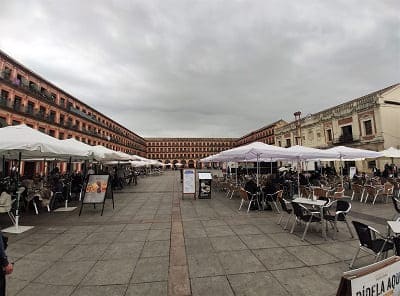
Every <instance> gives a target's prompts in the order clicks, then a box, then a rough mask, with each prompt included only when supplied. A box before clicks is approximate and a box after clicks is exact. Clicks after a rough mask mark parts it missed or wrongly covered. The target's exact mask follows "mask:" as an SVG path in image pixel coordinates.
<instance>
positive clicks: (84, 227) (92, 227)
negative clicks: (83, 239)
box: [66, 225, 99, 233]
mask: <svg viewBox="0 0 400 296" xmlns="http://www.w3.org/2000/svg"><path fill="white" fill-rule="evenodd" d="M98 227H99V225H82V226H71V227H70V228H69V229H68V230H67V231H66V233H77V232H85V233H92V232H94V231H95V230H96V228H98Z"/></svg>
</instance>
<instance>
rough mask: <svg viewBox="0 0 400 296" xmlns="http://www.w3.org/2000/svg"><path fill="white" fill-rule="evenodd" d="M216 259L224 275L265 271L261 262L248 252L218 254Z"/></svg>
mask: <svg viewBox="0 0 400 296" xmlns="http://www.w3.org/2000/svg"><path fill="white" fill-rule="evenodd" d="M218 258H219V260H220V262H221V264H222V266H223V268H224V269H225V272H226V274H235V273H245V272H256V271H265V270H266V269H265V267H264V266H263V265H262V264H261V262H260V261H259V260H258V259H257V258H256V257H255V256H254V255H253V254H252V253H251V252H250V251H249V250H243V251H230V252H220V253H218Z"/></svg>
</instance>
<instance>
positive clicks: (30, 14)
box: [0, 0, 400, 137]
mask: <svg viewBox="0 0 400 296" xmlns="http://www.w3.org/2000/svg"><path fill="white" fill-rule="evenodd" d="M0 5H1V10H0V48H1V49H3V50H4V51H6V52H7V53H8V54H10V55H11V56H13V57H15V58H16V59H17V60H19V61H21V62H22V63H23V64H25V65H26V66H28V67H29V68H31V69H33V70H34V71H36V72H37V73H39V74H41V75H42V76H43V77H45V78H47V79H48V80H50V81H52V82H54V83H56V84H57V85H59V86H60V87H61V88H63V89H65V90H66V91H67V92H69V93H71V94H73V95H75V96H76V97H78V98H79V99H81V100H82V101H84V102H86V103H87V104H89V105H91V106H93V107H95V108H96V109H98V110H99V111H101V112H104V113H105V114H107V115H108V116H110V117H111V118H113V119H115V120H117V121H119V122H120V123H122V124H124V125H125V126H126V127H128V128H131V129H132V130H133V131H135V132H137V133H139V134H140V135H142V136H145V137H147V136H148V137H150V136H193V137H194V136H210V137H211V136H225V137H238V136H242V135H244V134H246V133H248V132H249V131H251V130H254V129H257V128H259V127H261V126H264V125H266V124H268V123H271V122H273V121H275V120H278V119H280V118H283V119H286V120H292V117H293V112H294V111H296V110H301V111H302V112H303V114H307V113H312V112H317V111H319V110H321V109H324V108H327V107H330V106H333V105H335V104H338V103H341V102H344V101H346V100H349V99H352V98H355V97H357V96H362V95H365V94H367V93H368V92H371V91H374V90H377V89H380V88H383V87H386V86H388V85H391V84H394V83H397V82H399V77H400V70H399V68H400V56H399V52H400V33H399V31H400V21H399V16H398V12H399V9H400V6H399V4H398V1H375V0H367V1H329V2H328V1H324V2H322V1H311V0H309V1H278V0H276V1H272V0H271V1H269V0H268V1H233V0H224V1H219V0H213V1H211V0H210V1H188V0H182V1H169V0H160V1H149V0H146V1H78V0H72V1H50V0H49V1H41V0H39V1H38V0H35V1H33V0H32V1H4V0H0Z"/></svg>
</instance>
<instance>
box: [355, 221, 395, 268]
mask: <svg viewBox="0 0 400 296" xmlns="http://www.w3.org/2000/svg"><path fill="white" fill-rule="evenodd" d="M352 222H353V225H354V228H355V229H356V232H357V235H358V239H359V241H360V246H359V248H358V250H357V252H356V254H355V255H354V257H353V259H352V260H351V262H350V268H352V267H353V265H354V262H355V261H356V259H357V256H358V254H359V253H360V250H363V251H364V252H367V253H369V254H372V255H374V256H375V262H377V261H378V259H379V258H380V257H381V256H382V255H385V257H387V253H388V251H389V250H393V248H394V245H393V243H392V242H391V241H390V239H389V237H385V236H383V235H382V234H381V233H380V232H379V231H378V230H376V229H375V228H373V227H371V226H368V225H366V224H364V223H361V222H358V221H352ZM378 236H379V238H377V237H378Z"/></svg>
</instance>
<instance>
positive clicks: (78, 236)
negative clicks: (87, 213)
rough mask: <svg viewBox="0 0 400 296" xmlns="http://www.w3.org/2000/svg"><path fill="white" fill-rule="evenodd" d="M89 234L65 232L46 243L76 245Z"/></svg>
mask: <svg viewBox="0 0 400 296" xmlns="http://www.w3.org/2000/svg"><path fill="white" fill-rule="evenodd" d="M88 235H89V234H88V233H86V232H75V233H72V232H66V233H63V234H60V235H58V236H57V237H56V238H54V239H52V240H51V241H49V242H48V243H47V244H48V245H76V244H79V243H81V242H82V241H83V240H84V239H85V238H86V237H87V236H88Z"/></svg>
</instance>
